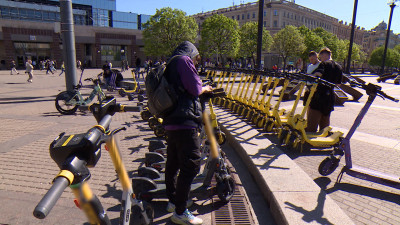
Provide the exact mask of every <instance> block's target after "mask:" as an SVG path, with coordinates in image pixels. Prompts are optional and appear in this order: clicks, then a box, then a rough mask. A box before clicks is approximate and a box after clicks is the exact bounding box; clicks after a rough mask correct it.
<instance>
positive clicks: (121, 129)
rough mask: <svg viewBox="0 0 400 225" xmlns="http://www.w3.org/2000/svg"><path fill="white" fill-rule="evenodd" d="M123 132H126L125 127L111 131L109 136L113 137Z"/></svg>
mask: <svg viewBox="0 0 400 225" xmlns="http://www.w3.org/2000/svg"><path fill="white" fill-rule="evenodd" d="M123 130H126V127H120V128H117V129H115V130H113V131H111V135H114V134H116V133H118V132H120V131H123Z"/></svg>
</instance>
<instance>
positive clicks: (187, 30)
mask: <svg viewBox="0 0 400 225" xmlns="http://www.w3.org/2000/svg"><path fill="white" fill-rule="evenodd" d="M143 27H144V30H143V39H144V52H145V54H146V55H150V56H169V55H170V54H172V51H173V50H174V49H175V48H176V47H177V46H178V45H179V44H180V43H181V42H183V41H190V42H193V43H194V42H195V41H196V38H197V33H198V26H197V23H196V20H195V19H194V18H193V17H189V16H186V13H185V12H184V11H182V10H179V9H172V8H169V7H166V8H162V9H157V11H156V14H154V15H153V16H151V17H150V19H149V21H147V22H146V23H145V24H144V26H143Z"/></svg>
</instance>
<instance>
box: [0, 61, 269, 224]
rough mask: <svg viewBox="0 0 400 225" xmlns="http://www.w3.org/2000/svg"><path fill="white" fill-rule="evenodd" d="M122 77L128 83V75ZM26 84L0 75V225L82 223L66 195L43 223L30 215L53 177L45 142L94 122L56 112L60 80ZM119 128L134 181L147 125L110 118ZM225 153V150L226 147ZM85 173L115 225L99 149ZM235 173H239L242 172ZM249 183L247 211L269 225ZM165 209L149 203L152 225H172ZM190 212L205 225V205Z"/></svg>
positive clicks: (114, 185) (111, 176) (105, 161)
mask: <svg viewBox="0 0 400 225" xmlns="http://www.w3.org/2000/svg"><path fill="white" fill-rule="evenodd" d="M100 72H101V70H99V69H90V70H87V71H85V73H84V77H83V79H84V78H86V77H94V76H95V75H96V74H98V73H100ZM79 74H80V73H79ZM123 75H124V77H125V78H128V79H129V78H131V75H130V71H127V72H124V73H123ZM26 79H27V76H26V75H23V74H22V75H13V76H10V75H9V71H0V123H1V124H2V129H0V146H1V147H0V199H1V203H2V204H0V224H84V223H85V222H84V221H87V219H86V218H85V216H84V214H83V213H81V212H80V211H79V209H77V207H76V206H75V204H74V203H73V201H72V200H73V198H74V196H73V194H72V193H71V192H70V191H68V190H66V191H65V192H64V193H63V194H62V196H61V198H60V200H59V201H58V202H57V204H56V206H55V207H54V208H53V210H52V211H51V213H50V214H49V215H48V216H47V217H46V219H44V220H39V219H36V218H34V217H33V215H32V211H33V208H34V207H35V206H36V204H37V203H38V202H39V200H40V199H41V197H42V196H43V195H44V194H45V193H46V191H47V190H48V189H49V187H50V185H51V181H52V179H53V178H54V177H55V176H56V175H57V174H58V172H59V168H58V167H57V166H56V164H55V163H54V161H53V160H52V159H51V158H50V156H49V145H50V143H51V142H52V141H53V140H54V138H56V137H57V136H58V135H59V134H60V133H61V132H66V133H67V134H77V133H84V132H86V131H87V130H88V129H89V128H90V127H92V126H93V125H95V124H96V121H95V119H94V117H93V116H92V115H91V114H90V113H87V112H80V111H78V112H77V113H76V115H61V114H60V113H59V112H57V110H56V109H55V106H54V99H55V96H56V95H57V94H58V93H59V92H60V91H63V90H65V80H64V77H63V76H61V77H59V76H57V75H45V72H44V71H34V79H33V83H28V82H27V81H26ZM83 79H82V80H83ZM84 84H85V83H84ZM81 92H82V93H83V94H89V93H90V90H89V89H87V88H83V89H82V90H81ZM117 101H118V103H123V104H129V105H132V104H136V103H133V102H129V101H128V99H127V98H126V97H125V98H122V97H120V96H117ZM134 102H135V101H134ZM120 126H126V127H127V130H126V131H123V132H121V133H119V134H118V136H117V137H118V138H119V147H120V149H121V155H122V159H123V161H124V164H125V167H126V169H127V171H128V173H129V175H130V176H134V175H135V172H136V169H137V168H138V167H139V166H141V165H143V158H144V153H145V152H147V146H148V141H149V140H150V139H153V138H154V134H153V131H151V129H150V128H149V127H148V125H147V123H145V122H143V121H142V120H141V118H140V114H139V113H131V112H128V113H117V114H115V115H114V116H113V119H112V123H111V127H110V128H111V129H113V128H117V127H120ZM226 148H227V149H229V146H226ZM232 151H233V150H232ZM228 155H232V154H231V153H229V154H228ZM232 157H234V155H232ZM237 161H238V159H237V157H236V159H235V160H234V161H233V164H235V167H236V165H238V167H239V166H240V165H239V162H237ZM90 172H91V175H92V176H91V179H90V181H89V184H90V186H91V189H92V190H93V192H94V194H96V195H97V196H98V197H99V199H100V201H101V202H102V204H103V206H104V208H105V209H106V210H107V214H108V215H109V218H110V219H111V221H112V224H118V218H119V209H120V206H119V203H120V202H119V199H120V197H121V194H122V191H121V186H120V184H119V182H118V180H117V176H116V173H115V170H114V167H113V164H112V162H111V159H110V157H109V156H108V154H107V152H106V151H104V149H103V150H102V157H101V159H100V160H99V162H98V164H97V165H96V167H95V168H90ZM238 174H243V171H240V173H239V172H238ZM244 176H246V175H244ZM248 178H249V177H247V179H248ZM250 183H251V181H249V180H246V184H245V185H244V186H246V188H248V189H249V190H250V198H251V201H252V203H253V204H256V205H257V207H256V209H255V210H254V211H252V212H253V214H257V215H254V216H255V217H258V219H256V221H257V220H258V223H259V224H271V225H273V224H275V223H274V222H273V220H272V218H271V215H270V214H269V212H268V211H269V210H268V205H267V204H266V203H265V202H264V201H263V200H262V199H261V200H260V198H258V197H257V192H258V191H257V189H256V188H254V186H253V187H251V186H250V185H249V184H250ZM166 205H167V202H166V201H165V200H159V201H156V202H154V203H153V207H154V209H155V220H154V222H155V224H172V222H170V221H169V217H170V216H171V213H166V211H165V208H166ZM190 210H192V211H194V214H196V215H199V216H200V217H201V218H202V219H203V220H204V221H205V222H204V224H211V211H212V206H211V200H204V201H196V202H195V204H194V205H193V206H192V207H191V208H190Z"/></svg>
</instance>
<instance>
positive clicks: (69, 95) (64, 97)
mask: <svg viewBox="0 0 400 225" xmlns="http://www.w3.org/2000/svg"><path fill="white" fill-rule="evenodd" d="M78 101H79V98H78V96H76V94H75V93H74V92H70V91H63V92H60V93H59V94H58V95H57V97H56V102H55V103H56V109H57V111H58V112H60V113H61V114H63V115H72V114H74V113H75V112H76V110H77V109H78V105H77V104H76V103H77V102H78Z"/></svg>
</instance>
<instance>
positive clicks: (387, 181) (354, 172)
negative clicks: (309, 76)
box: [318, 82, 400, 189]
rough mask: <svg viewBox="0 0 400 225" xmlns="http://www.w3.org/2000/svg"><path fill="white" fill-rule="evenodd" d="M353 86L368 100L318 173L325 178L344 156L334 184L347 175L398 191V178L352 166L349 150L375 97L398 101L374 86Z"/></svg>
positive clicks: (399, 184)
mask: <svg viewBox="0 0 400 225" xmlns="http://www.w3.org/2000/svg"><path fill="white" fill-rule="evenodd" d="M352 84H353V85H356V86H357V87H360V88H362V89H364V90H365V91H366V93H367V95H368V100H367V102H366V103H365V105H364V107H363V108H362V109H361V111H360V112H359V114H358V116H357V118H356V119H355V121H354V123H353V125H352V126H351V128H350V130H349V132H348V133H347V135H346V137H345V138H344V139H342V140H341V141H340V142H339V143H338V144H337V145H336V146H335V147H334V149H333V151H332V152H331V154H330V155H329V156H328V157H327V158H325V159H324V160H323V161H322V162H321V164H320V165H319V168H318V172H319V173H320V174H321V175H322V176H327V175H329V174H331V173H333V171H335V169H336V168H337V167H338V166H339V161H340V159H341V158H342V156H343V155H344V156H345V160H346V164H345V165H344V166H343V168H342V170H341V171H340V173H339V175H338V177H337V180H336V182H337V183H340V181H341V179H342V177H343V175H344V174H345V173H347V174H348V175H350V176H352V177H356V178H359V179H363V180H367V181H371V182H374V183H379V184H383V185H387V186H390V187H393V188H397V189H400V177H399V176H394V175H390V174H385V173H382V172H378V171H374V170H371V169H368V168H363V167H360V166H357V165H354V164H353V161H352V159H351V149H350V139H351V137H352V136H353V134H354V132H355V131H356V129H357V127H358V126H359V125H360V123H361V121H362V119H363V118H364V116H365V115H366V114H367V112H368V109H369V108H370V106H371V105H372V103H373V101H374V100H375V98H376V96H379V97H382V98H383V99H389V100H391V101H394V102H399V100H398V99H396V98H394V97H391V96H389V95H387V94H386V93H385V92H383V91H381V87H380V86H378V85H375V84H371V83H369V84H367V85H366V84H360V83H356V82H352Z"/></svg>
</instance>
